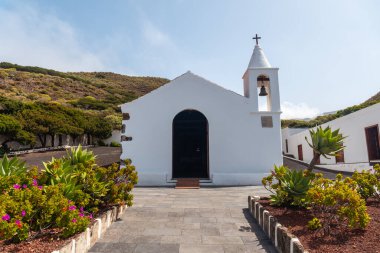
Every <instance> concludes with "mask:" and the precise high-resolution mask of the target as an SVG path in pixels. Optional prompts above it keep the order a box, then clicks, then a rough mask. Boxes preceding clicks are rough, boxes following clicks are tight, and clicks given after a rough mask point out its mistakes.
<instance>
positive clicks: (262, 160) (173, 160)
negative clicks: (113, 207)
mask: <svg viewBox="0 0 380 253" xmlns="http://www.w3.org/2000/svg"><path fill="white" fill-rule="evenodd" d="M259 38H260V37H257V35H256V38H255V39H256V46H255V48H254V50H253V54H252V56H251V59H250V61H249V64H248V67H247V69H246V70H245V72H244V75H243V85H244V96H243V95H240V94H237V93H235V92H232V91H230V90H227V89H225V88H223V87H221V86H219V85H217V84H215V83H213V82H211V81H208V80H207V79H205V78H203V77H200V76H198V75H196V74H193V73H192V72H190V71H189V72H186V73H184V74H182V75H180V76H178V77H177V78H175V79H174V80H172V81H170V82H169V83H167V84H165V85H163V86H161V87H160V88H158V89H156V90H154V91H152V92H150V93H148V94H146V95H145V96H142V97H140V98H138V99H136V100H134V101H131V102H129V103H125V104H123V105H122V106H121V110H122V113H123V122H122V123H123V130H122V139H121V140H122V141H121V144H122V150H123V151H122V154H121V160H125V159H127V158H130V159H131V160H132V163H133V164H134V165H135V166H136V170H137V172H138V176H139V183H138V184H139V185H145V186H164V185H173V184H175V183H176V181H177V179H182V178H197V179H199V180H200V183H201V185H258V184H261V179H262V178H263V177H264V176H266V175H268V173H269V172H270V170H271V169H272V168H273V166H274V165H275V164H276V165H280V164H282V148H281V122H280V114H281V108H280V94H279V83H278V68H275V67H272V66H271V65H270V63H269V61H268V59H267V58H266V56H265V54H264V51H263V49H262V48H261V47H260V46H259V45H258V39H259ZM263 98H266V99H264V102H266V106H265V107H264V108H263V109H261V106H259V104H260V103H259V101H262V100H263ZM259 108H260V109H259Z"/></svg>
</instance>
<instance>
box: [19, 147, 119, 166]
mask: <svg viewBox="0 0 380 253" xmlns="http://www.w3.org/2000/svg"><path fill="white" fill-rule="evenodd" d="M89 150H91V151H93V152H94V154H95V155H96V163H97V164H98V165H100V166H106V165H110V164H112V163H115V162H119V161H120V154H121V148H118V147H95V148H89ZM65 155H66V150H60V151H50V152H41V153H30V154H24V155H19V156H18V157H19V158H20V159H21V160H23V161H25V162H26V164H27V165H28V166H37V167H39V168H40V169H42V168H43V164H42V162H47V161H51V158H52V157H53V156H54V157H55V158H60V157H62V156H65Z"/></svg>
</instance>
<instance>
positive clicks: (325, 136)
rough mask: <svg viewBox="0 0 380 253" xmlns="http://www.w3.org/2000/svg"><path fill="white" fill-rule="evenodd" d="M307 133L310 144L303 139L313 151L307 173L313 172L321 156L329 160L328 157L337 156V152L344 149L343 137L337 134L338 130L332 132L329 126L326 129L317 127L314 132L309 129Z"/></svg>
mask: <svg viewBox="0 0 380 253" xmlns="http://www.w3.org/2000/svg"><path fill="white" fill-rule="evenodd" d="M309 133H310V137H311V143H310V142H309V140H308V138H307V137H305V139H306V142H307V143H308V144H309V146H310V147H311V148H312V149H313V151H314V156H313V159H312V160H311V162H310V164H309V167H308V170H309V171H313V169H314V167H315V164H316V163H317V161H318V160H319V158H320V157H321V156H323V157H325V158H327V159H330V158H329V156H337V152H339V151H341V150H343V149H344V145H343V140H344V139H345V138H346V137H343V135H342V134H340V133H339V129H337V130H335V131H332V130H331V128H330V127H329V126H327V127H326V128H322V127H321V126H319V127H317V129H315V130H314V129H310V130H309Z"/></svg>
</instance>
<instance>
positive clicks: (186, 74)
mask: <svg viewBox="0 0 380 253" xmlns="http://www.w3.org/2000/svg"><path fill="white" fill-rule="evenodd" d="M194 77H195V78H197V79H199V80H201V81H203V82H204V83H205V84H206V85H210V86H212V87H214V88H217V89H220V90H221V91H223V92H225V93H226V94H228V95H231V96H234V97H238V98H239V99H243V100H246V99H247V98H246V97H244V96H243V95H240V94H239V93H236V92H234V91H232V90H228V89H226V88H224V87H222V86H220V85H218V84H216V83H214V82H211V81H209V80H207V79H205V78H204V77H201V76H199V75H196V74H194V73H192V72H191V71H187V72H185V73H183V74H182V75H180V76H177V77H176V78H174V79H173V80H171V81H170V82H168V83H166V84H164V85H162V86H160V87H158V88H157V89H154V90H152V91H151V92H148V93H147V94H145V95H144V96H141V97H139V98H137V99H135V100H132V101H130V102H127V103H124V104H123V105H127V104H133V103H135V102H137V101H140V100H142V99H144V98H145V97H148V96H151V95H153V94H156V93H158V92H160V91H162V90H165V89H167V88H169V87H170V86H172V85H178V82H179V81H181V80H182V79H185V78H194Z"/></svg>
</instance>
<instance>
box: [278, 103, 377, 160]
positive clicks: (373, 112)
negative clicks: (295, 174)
mask: <svg viewBox="0 0 380 253" xmlns="http://www.w3.org/2000/svg"><path fill="white" fill-rule="evenodd" d="M376 124H379V125H380V103H379V104H375V105H372V106H370V107H367V108H364V109H362V110H360V111H357V112H354V113H351V114H349V115H346V116H344V117H341V118H338V119H335V120H332V121H330V122H327V123H325V124H323V125H322V126H323V127H326V126H330V127H331V128H332V129H333V130H335V129H337V128H339V129H341V132H342V133H343V135H344V136H347V138H346V139H345V141H344V145H345V146H346V148H345V149H344V159H345V163H366V162H368V151H367V142H366V136H365V128H366V127H369V126H373V125H376ZM288 131H289V130H287V129H286V128H285V129H283V130H282V135H283V137H282V142H283V145H285V139H288V146H289V153H290V154H293V155H294V156H295V158H297V159H298V150H297V146H298V145H300V144H302V148H303V158H304V161H305V162H310V161H311V159H312V158H313V151H312V149H311V148H310V147H309V145H308V144H307V142H306V141H305V136H307V137H308V138H309V140H310V134H309V131H308V130H305V131H302V132H300V133H296V134H293V135H289V132H288ZM284 150H285V149H284ZM321 164H335V158H334V157H333V158H332V159H326V158H323V157H321Z"/></svg>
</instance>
